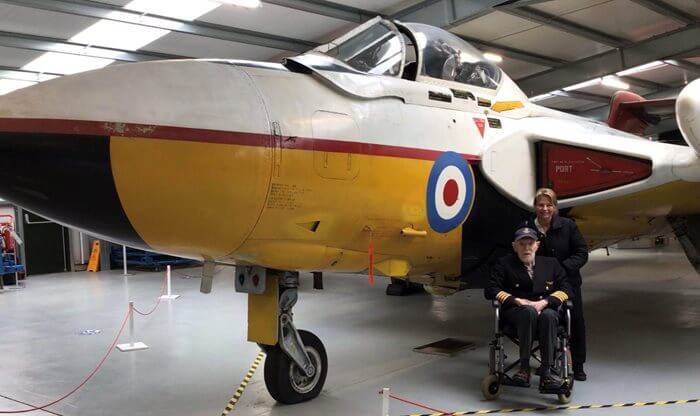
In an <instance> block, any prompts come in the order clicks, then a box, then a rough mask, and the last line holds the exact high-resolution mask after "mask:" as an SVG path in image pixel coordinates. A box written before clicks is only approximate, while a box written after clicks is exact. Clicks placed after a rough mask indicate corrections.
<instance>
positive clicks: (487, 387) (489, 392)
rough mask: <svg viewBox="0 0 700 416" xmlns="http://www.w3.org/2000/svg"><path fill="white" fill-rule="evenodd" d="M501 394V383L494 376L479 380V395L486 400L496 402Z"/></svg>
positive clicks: (490, 375)
mask: <svg viewBox="0 0 700 416" xmlns="http://www.w3.org/2000/svg"><path fill="white" fill-rule="evenodd" d="M500 393H501V382H500V380H499V379H498V376H497V375H495V374H489V375H487V376H486V377H484V379H483V380H481V394H483V395H484V399H486V400H496V399H497V398H498V395H499V394H500Z"/></svg>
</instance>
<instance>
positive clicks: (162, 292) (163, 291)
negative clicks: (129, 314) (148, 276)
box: [134, 275, 168, 316]
mask: <svg viewBox="0 0 700 416" xmlns="http://www.w3.org/2000/svg"><path fill="white" fill-rule="evenodd" d="M167 279H168V278H167V275H166V276H164V277H163V284H161V286H160V296H158V300H156V304H155V306H154V307H153V309H151V310H150V311H148V312H146V313H144V312H141V311H140V310H138V309H136V306H134V312H136V313H138V314H139V315H141V316H148V315H150V314H152V313H153V312H155V311H156V309H157V308H158V305H160V301H161V300H162V299H161V298H162V296H163V295H164V294H165V283H166V282H167Z"/></svg>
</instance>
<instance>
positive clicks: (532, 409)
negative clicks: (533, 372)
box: [389, 394, 700, 416]
mask: <svg viewBox="0 0 700 416" xmlns="http://www.w3.org/2000/svg"><path fill="white" fill-rule="evenodd" d="M389 397H391V398H392V399H395V400H400V401H403V402H408V403H411V402H409V401H408V400H405V399H400V398H398V397H397V396H395V395H393V394H392V395H391V396H389ZM698 402H700V399H685V400H658V401H654V402H627V403H611V404H586V405H583V404H577V405H571V406H549V407H546V406H545V407H522V408H518V409H507V408H505V409H482V410H461V411H458V412H444V413H423V414H420V413H413V414H409V415H404V416H456V415H460V416H461V415H488V414H496V413H521V412H536V411H537V412H539V411H561V410H588V409H608V408H614V409H620V408H623V407H646V406H668V405H677V404H692V403H698Z"/></svg>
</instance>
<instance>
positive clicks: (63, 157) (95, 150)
mask: <svg viewBox="0 0 700 416" xmlns="http://www.w3.org/2000/svg"><path fill="white" fill-rule="evenodd" d="M51 124H60V123H57V122H55V121H39V120H31V119H24V120H23V119H0V154H2V155H3V156H4V157H3V158H2V162H0V178H1V179H0V196H2V197H3V198H5V199H7V200H10V201H12V202H14V203H16V204H18V205H20V206H22V207H24V208H26V209H28V210H30V211H33V212H37V213H39V214H41V215H44V216H46V217H49V218H52V219H55V220H57V221H60V222H63V223H65V224H68V225H71V226H74V227H78V228H82V229H86V230H91V231H92V232H94V233H95V234H100V235H102V236H109V237H110V238H111V239H113V240H119V241H121V242H125V243H129V244H131V245H132V246H136V247H140V246H143V245H144V243H143V241H142V240H141V238H140V237H139V236H138V234H137V233H136V231H135V230H134V228H133V227H132V225H131V223H130V222H129V220H128V219H127V217H126V215H125V213H124V210H123V209H122V206H121V203H120V201H119V197H118V195H117V192H116V189H115V186H114V181H113V179H112V172H111V169H110V156H109V137H106V136H100V135H78V134H65V133H63V134H58V133H51V132H48V131H45V132H41V131H42V130H56V128H60V127H61V126H58V125H54V126H51Z"/></svg>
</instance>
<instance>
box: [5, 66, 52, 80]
mask: <svg viewBox="0 0 700 416" xmlns="http://www.w3.org/2000/svg"><path fill="white" fill-rule="evenodd" d="M41 75H52V76H57V77H60V76H62V74H56V73H52V72H41V73H39V72H35V71H27V70H24V69H22V68H18V67H15V66H4V65H0V78H4V79H16V80H19V81H37V82H39V81H40V77H41Z"/></svg>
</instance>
